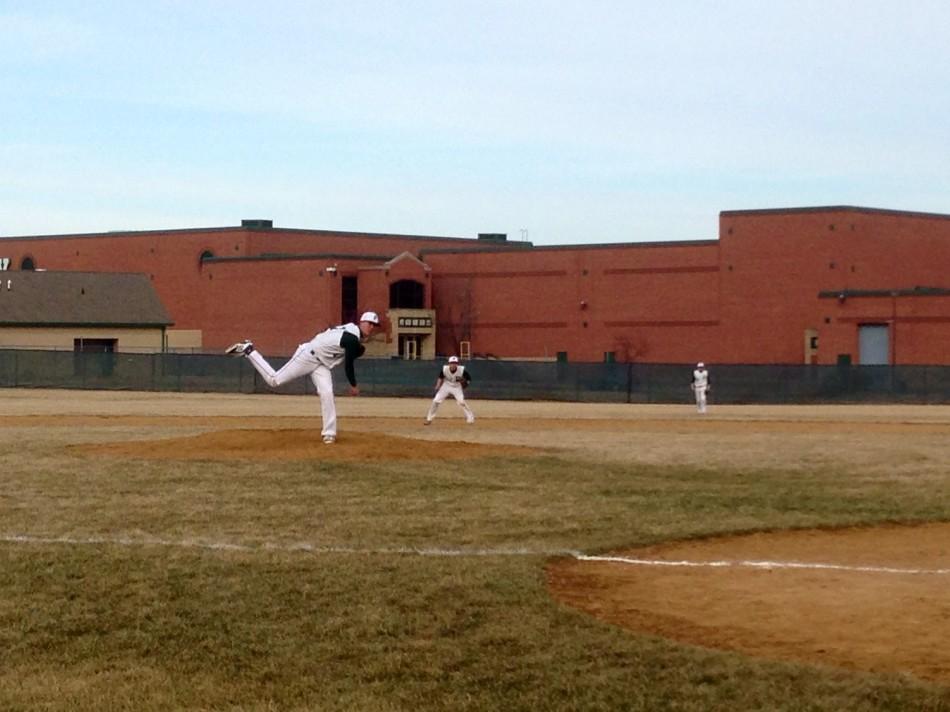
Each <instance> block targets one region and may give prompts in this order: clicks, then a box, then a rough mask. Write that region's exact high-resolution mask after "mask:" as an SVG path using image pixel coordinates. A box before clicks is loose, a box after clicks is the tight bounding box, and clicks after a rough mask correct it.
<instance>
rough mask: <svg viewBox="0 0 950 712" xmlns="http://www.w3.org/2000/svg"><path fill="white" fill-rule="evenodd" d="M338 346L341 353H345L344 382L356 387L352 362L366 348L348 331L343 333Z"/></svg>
mask: <svg viewBox="0 0 950 712" xmlns="http://www.w3.org/2000/svg"><path fill="white" fill-rule="evenodd" d="M340 346H342V347H343V351H344V352H345V361H344V363H343V370H344V371H346V380H348V381H349V382H350V385H351V386H356V372H355V370H354V369H353V362H354V361H356V359H358V358H359V357H360V356H362V355H363V352H364V351H365V350H366V347H364V346H363V344H361V343H360V340H359V339H358V338H357V337H356V336H354V335H353V334H351V333H350V332H348V331H345V332H343V336H341V337H340Z"/></svg>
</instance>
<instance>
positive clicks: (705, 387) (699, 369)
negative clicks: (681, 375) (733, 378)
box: [692, 361, 710, 413]
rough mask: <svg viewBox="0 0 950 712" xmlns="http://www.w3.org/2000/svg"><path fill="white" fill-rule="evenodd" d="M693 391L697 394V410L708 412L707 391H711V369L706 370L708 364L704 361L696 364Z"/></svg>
mask: <svg viewBox="0 0 950 712" xmlns="http://www.w3.org/2000/svg"><path fill="white" fill-rule="evenodd" d="M692 386H693V393H694V394H695V395H696V410H697V411H699V412H700V413H705V412H706V393H707V392H708V391H709V387H710V386H709V371H707V370H706V364H704V363H703V362H702V361H700V362H699V363H697V364H696V370H695V371H693V383H692Z"/></svg>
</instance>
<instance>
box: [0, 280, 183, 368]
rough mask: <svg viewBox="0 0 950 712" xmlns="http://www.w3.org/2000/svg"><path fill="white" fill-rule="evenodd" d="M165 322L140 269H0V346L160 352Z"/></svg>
mask: <svg viewBox="0 0 950 712" xmlns="http://www.w3.org/2000/svg"><path fill="white" fill-rule="evenodd" d="M171 324H172V321H171V319H170V318H169V316H168V312H167V311H166V310H165V307H164V306H163V305H162V302H161V300H160V299H159V297H158V293H157V292H156V291H155V288H154V287H153V286H152V283H151V281H150V280H149V277H148V276H147V275H144V274H122V273H106V272H44V271H35V272H32V271H15V272H11V271H0V349H10V348H21V349H52V350H59V351H78V352H99V353H120V352H160V351H165V350H166V349H167V346H168V338H167V330H168V327H169V326H171Z"/></svg>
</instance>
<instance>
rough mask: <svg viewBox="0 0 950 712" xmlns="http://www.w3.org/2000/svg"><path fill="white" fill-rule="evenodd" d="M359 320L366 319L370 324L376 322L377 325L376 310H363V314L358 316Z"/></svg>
mask: <svg viewBox="0 0 950 712" xmlns="http://www.w3.org/2000/svg"><path fill="white" fill-rule="evenodd" d="M360 321H368V322H369V323H370V324H376V326H379V314H377V313H376V312H363V316H361V317H360Z"/></svg>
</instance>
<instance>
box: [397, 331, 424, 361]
mask: <svg viewBox="0 0 950 712" xmlns="http://www.w3.org/2000/svg"><path fill="white" fill-rule="evenodd" d="M421 353H422V337H421V336H418V335H416V334H402V335H400V336H399V355H400V356H402V357H403V358H404V359H406V360H407V361H415V360H416V359H418V358H419V355H420V354H421Z"/></svg>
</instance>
